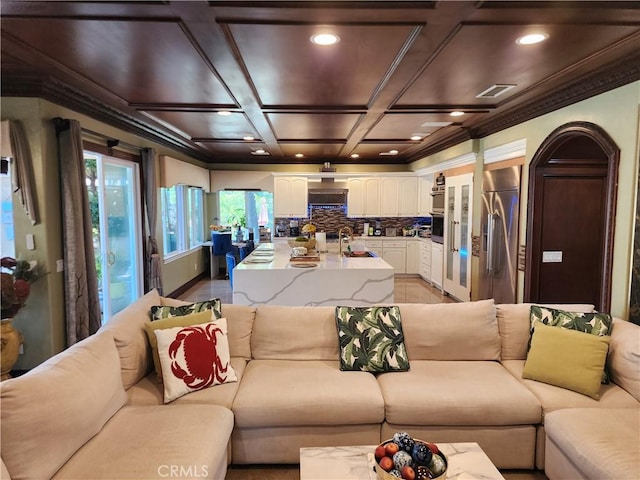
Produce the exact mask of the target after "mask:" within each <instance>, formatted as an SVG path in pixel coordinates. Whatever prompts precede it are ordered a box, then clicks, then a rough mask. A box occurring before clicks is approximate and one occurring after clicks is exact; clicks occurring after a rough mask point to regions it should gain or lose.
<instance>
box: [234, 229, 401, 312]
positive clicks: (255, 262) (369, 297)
mask: <svg viewBox="0 0 640 480" xmlns="http://www.w3.org/2000/svg"><path fill="white" fill-rule="evenodd" d="M331 247H333V248H335V250H333V251H331V252H329V253H321V254H320V258H319V260H317V261H311V260H307V261H303V262H291V261H290V257H291V247H289V245H288V243H287V242H286V239H280V238H278V239H276V241H275V242H274V243H262V244H260V245H259V246H258V247H257V248H256V249H255V250H254V251H253V252H252V253H251V255H249V256H247V257H246V258H245V259H244V260H243V261H242V262H240V263H239V264H238V265H237V266H236V267H235V268H234V270H233V303H234V304H240V305H260V304H272V305H349V306H359V305H360V306H366V305H371V304H376V303H391V302H393V289H394V269H393V267H392V266H391V265H389V264H388V263H387V262H385V261H384V260H383V259H382V258H379V257H362V258H357V257H345V256H339V255H338V253H337V247H338V243H337V242H336V243H335V244H334V245H332V246H331ZM295 265H300V266H301V267H302V268H299V267H296V266H295Z"/></svg>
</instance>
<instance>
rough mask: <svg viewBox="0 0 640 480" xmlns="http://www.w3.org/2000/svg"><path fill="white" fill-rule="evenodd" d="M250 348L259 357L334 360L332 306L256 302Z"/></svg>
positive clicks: (336, 353)
mask: <svg viewBox="0 0 640 480" xmlns="http://www.w3.org/2000/svg"><path fill="white" fill-rule="evenodd" d="M300 332H304V335H301V334H300ZM251 352H252V353H253V357H254V358H256V359H259V360H268V359H271V360H335V361H337V360H338V339H337V337H336V321H335V307H289V306H287V307H283V306H275V305H260V308H258V309H257V312H256V320H255V323H254V325H253V333H252V335H251Z"/></svg>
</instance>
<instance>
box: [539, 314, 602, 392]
mask: <svg viewBox="0 0 640 480" xmlns="http://www.w3.org/2000/svg"><path fill="white" fill-rule="evenodd" d="M529 319H530V321H531V328H530V332H531V335H533V330H534V326H535V324H536V323H537V322H541V323H544V324H545V325H550V326H552V327H559V328H565V329H568V330H577V331H579V332H584V333H588V334H591V335H596V336H598V337H606V336H610V335H611V330H612V328H613V320H612V318H611V315H609V314H608V313H600V312H589V313H579V312H567V311H565V310H558V309H555V308H549V307H541V306H539V305H531V310H530V314H529ZM529 348H531V337H529ZM602 383H609V375H608V373H607V370H606V368H605V370H604V371H603V372H602Z"/></svg>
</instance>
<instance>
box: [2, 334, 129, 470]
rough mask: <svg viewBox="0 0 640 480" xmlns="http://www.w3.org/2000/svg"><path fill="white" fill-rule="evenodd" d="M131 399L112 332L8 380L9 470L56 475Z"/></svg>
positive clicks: (5, 451) (5, 453)
mask: <svg viewBox="0 0 640 480" xmlns="http://www.w3.org/2000/svg"><path fill="white" fill-rule="evenodd" d="M126 401H127V394H126V393H125V391H124V388H123V387H122V378H121V374H120V359H119V355H118V351H117V349H116V346H115V344H114V340H113V337H112V336H111V335H110V334H108V333H106V332H100V333H97V334H95V335H92V336H91V337H89V338H87V339H85V340H83V341H82V342H79V343H77V344H76V345H74V346H72V347H70V348H69V349H67V350H65V351H63V352H61V353H59V354H58V355H56V356H54V357H52V358H50V359H49V360H47V361H46V362H44V363H42V364H41V365H39V366H37V367H36V368H34V369H33V370H31V371H30V372H29V373H27V374H25V375H23V376H21V377H18V378H13V379H10V380H6V381H4V382H2V383H1V384H0V402H1V404H2V411H1V412H0V419H1V422H0V429H1V437H2V446H1V448H2V452H1V454H2V460H3V462H4V463H5V465H6V467H7V470H8V471H9V474H10V475H11V477H12V478H14V479H19V478H51V477H52V476H53V475H54V474H55V473H56V471H58V470H59V469H60V467H62V466H63V465H64V464H65V463H66V462H67V460H69V458H71V456H72V455H73V454H74V453H75V452H76V451H77V450H78V449H79V448H80V447H82V446H83V445H84V444H85V443H86V442H87V441H89V440H90V439H91V438H92V437H93V436H94V435H95V434H97V433H98V432H99V431H100V429H102V427H103V426H104V424H105V423H106V422H107V421H108V420H109V419H110V418H111V417H112V416H113V415H114V414H115V413H116V412H117V411H118V410H119V409H120V408H122V406H123V405H124V404H125V403H126ZM3 478H4V477H3Z"/></svg>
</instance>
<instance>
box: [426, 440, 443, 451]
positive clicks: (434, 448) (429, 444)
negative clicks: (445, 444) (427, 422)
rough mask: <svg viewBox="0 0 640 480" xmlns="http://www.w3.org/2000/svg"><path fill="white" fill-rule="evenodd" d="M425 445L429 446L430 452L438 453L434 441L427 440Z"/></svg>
mask: <svg viewBox="0 0 640 480" xmlns="http://www.w3.org/2000/svg"><path fill="white" fill-rule="evenodd" d="M427 447H429V450H431V453H440V449H439V448H438V446H437V445H436V444H435V443H431V442H427Z"/></svg>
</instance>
